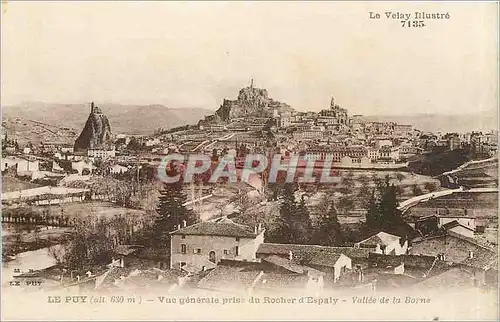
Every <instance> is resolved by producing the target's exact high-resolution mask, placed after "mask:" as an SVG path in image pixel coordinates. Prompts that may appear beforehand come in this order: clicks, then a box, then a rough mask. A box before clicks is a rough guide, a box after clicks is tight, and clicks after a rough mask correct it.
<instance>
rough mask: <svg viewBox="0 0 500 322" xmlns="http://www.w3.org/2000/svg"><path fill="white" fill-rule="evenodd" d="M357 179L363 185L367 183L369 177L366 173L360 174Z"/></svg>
mask: <svg viewBox="0 0 500 322" xmlns="http://www.w3.org/2000/svg"><path fill="white" fill-rule="evenodd" d="M358 181H359V182H360V183H361V184H362V185H363V186H366V185H367V184H368V182H369V181H370V179H369V178H368V176H367V175H366V174H362V175H360V176H359V177H358Z"/></svg>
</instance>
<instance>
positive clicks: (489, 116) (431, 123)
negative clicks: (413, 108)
mask: <svg viewBox="0 0 500 322" xmlns="http://www.w3.org/2000/svg"><path fill="white" fill-rule="evenodd" d="M363 118H364V119H365V120H367V121H385V122H396V123H399V124H411V125H413V127H414V128H417V129H419V130H422V131H424V132H439V131H441V132H472V131H490V130H497V129H498V114H497V111H496V110H491V111H488V112H486V113H474V114H457V115H442V114H415V115H396V116H393V115H387V116H384V115H377V116H375V115H374V116H364V117H363Z"/></svg>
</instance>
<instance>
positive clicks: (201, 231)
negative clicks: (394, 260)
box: [170, 219, 262, 238]
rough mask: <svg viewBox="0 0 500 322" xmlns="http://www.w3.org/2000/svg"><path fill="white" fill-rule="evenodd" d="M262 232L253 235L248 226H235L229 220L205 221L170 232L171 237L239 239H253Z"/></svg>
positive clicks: (252, 230)
mask: <svg viewBox="0 0 500 322" xmlns="http://www.w3.org/2000/svg"><path fill="white" fill-rule="evenodd" d="M261 232H262V231H259V232H257V234H256V233H255V230H254V229H252V228H251V227H249V226H245V225H240V224H236V223H235V222H233V221H232V220H230V219H225V220H224V221H219V222H217V221H206V222H200V223H198V224H194V225H191V226H187V227H183V228H181V229H178V230H176V231H173V232H171V233H170V234H172V235H200V236H225V237H240V238H255V237H256V236H257V235H258V234H260V233H261Z"/></svg>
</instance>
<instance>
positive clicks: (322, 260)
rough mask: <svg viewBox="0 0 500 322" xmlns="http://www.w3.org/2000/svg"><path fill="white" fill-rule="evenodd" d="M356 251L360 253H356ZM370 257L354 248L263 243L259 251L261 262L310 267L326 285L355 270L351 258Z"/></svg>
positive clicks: (365, 252)
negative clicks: (281, 262) (319, 274)
mask: <svg viewBox="0 0 500 322" xmlns="http://www.w3.org/2000/svg"><path fill="white" fill-rule="evenodd" d="M356 251H359V252H358V253H356ZM346 254H349V255H350V256H353V255H355V254H356V255H357V256H359V257H364V258H367V257H368V250H365V249H357V250H356V249H354V248H352V247H328V246H318V245H301V244H275V243H263V244H261V245H260V246H259V248H258V250H257V254H256V255H257V258H258V259H259V260H260V261H261V262H276V261H278V260H281V261H283V259H286V260H288V261H290V262H291V263H293V264H294V265H300V266H304V267H310V268H312V269H315V270H317V271H319V272H321V273H322V279H323V281H324V284H325V285H332V284H334V283H336V282H337V281H338V280H339V279H340V278H341V277H342V275H344V274H347V273H348V272H350V270H351V269H352V268H353V260H352V259H351V257H349V255H346Z"/></svg>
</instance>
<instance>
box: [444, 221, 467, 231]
mask: <svg viewBox="0 0 500 322" xmlns="http://www.w3.org/2000/svg"><path fill="white" fill-rule="evenodd" d="M459 226H460V227H463V228H465V229H468V230H472V231H474V229H472V228H470V227H467V226H464V225H462V224H460V223H459V222H458V221H456V220H453V221H450V222H447V223H446V224H444V225H443V226H442V228H443V229H444V230H448V229H452V228H455V227H459Z"/></svg>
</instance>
